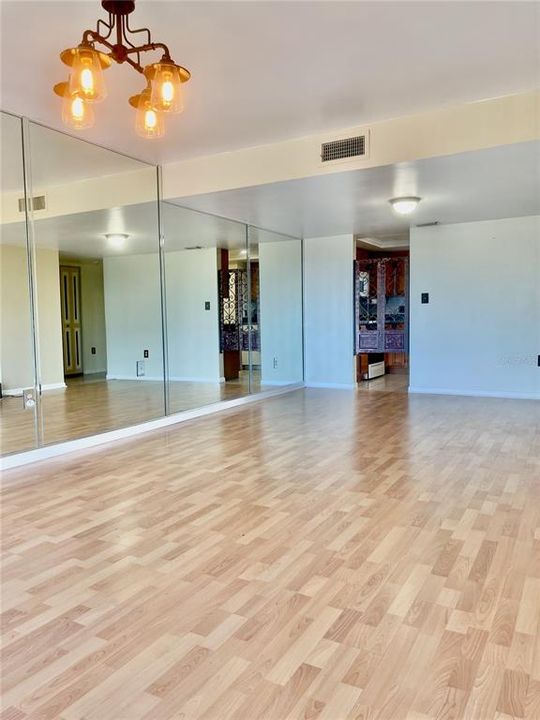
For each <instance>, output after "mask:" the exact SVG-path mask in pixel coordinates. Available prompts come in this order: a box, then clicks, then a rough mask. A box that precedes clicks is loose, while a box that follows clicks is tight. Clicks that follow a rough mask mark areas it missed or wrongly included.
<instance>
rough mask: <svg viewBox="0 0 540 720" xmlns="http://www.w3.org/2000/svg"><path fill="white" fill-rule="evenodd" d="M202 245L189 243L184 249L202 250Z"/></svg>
mask: <svg viewBox="0 0 540 720" xmlns="http://www.w3.org/2000/svg"><path fill="white" fill-rule="evenodd" d="M202 249H203V246H202V245H190V246H189V247H185V248H184V250H202Z"/></svg>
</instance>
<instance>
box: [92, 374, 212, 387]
mask: <svg viewBox="0 0 540 720" xmlns="http://www.w3.org/2000/svg"><path fill="white" fill-rule="evenodd" d="M106 380H137V381H142V382H144V381H147V382H148V381H149V382H163V377H161V376H157V375H140V376H139V377H137V376H136V375H107V377H106ZM169 381H170V382H191V383H207V384H210V385H219V384H220V383H222V382H225V378H220V377H217V378H216V377H213V378H202V377H187V376H186V377H184V376H179V375H171V376H170V377H169Z"/></svg>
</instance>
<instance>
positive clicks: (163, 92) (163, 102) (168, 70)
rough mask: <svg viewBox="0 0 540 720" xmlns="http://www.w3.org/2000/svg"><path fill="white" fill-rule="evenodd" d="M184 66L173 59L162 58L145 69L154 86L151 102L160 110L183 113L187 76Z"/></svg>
mask: <svg viewBox="0 0 540 720" xmlns="http://www.w3.org/2000/svg"><path fill="white" fill-rule="evenodd" d="M182 72H184V73H186V72H187V71H185V70H184V69H183V68H180V67H179V66H178V65H175V64H174V63H173V62H172V61H169V60H162V61H161V62H159V63H154V65H149V66H148V67H147V68H146V69H145V72H144V74H145V76H146V77H147V79H148V80H149V81H150V86H151V88H152V91H151V97H150V102H151V104H152V107H153V108H155V109H156V110H157V111H158V112H164V113H181V112H182V110H183V109H184V101H183V97H182V96H183V93H182V82H185V79H184V80H183V79H182V78H183V77H184V78H185V77H186V76H185V75H182Z"/></svg>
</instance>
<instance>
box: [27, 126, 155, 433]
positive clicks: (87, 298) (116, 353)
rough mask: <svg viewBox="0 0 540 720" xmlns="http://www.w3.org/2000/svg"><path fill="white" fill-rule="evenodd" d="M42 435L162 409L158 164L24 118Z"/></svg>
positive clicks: (102, 427) (111, 425)
mask: <svg viewBox="0 0 540 720" xmlns="http://www.w3.org/2000/svg"><path fill="white" fill-rule="evenodd" d="M29 145H30V158H31V169H32V175H31V180H32V194H33V195H34V196H36V197H38V198H39V197H41V198H43V200H42V204H43V205H44V207H43V208H42V209H38V207H39V206H38V207H35V208H34V210H33V213H32V218H33V238H34V245H35V258H36V288H37V292H36V298H37V333H38V339H39V377H40V382H41V387H42V395H41V404H40V421H41V434H42V442H43V443H44V444H49V443H55V442H60V441H63V440H69V439H73V438H76V437H82V436H86V435H93V434H96V433H100V432H105V431H107V430H112V429H115V428H120V427H125V426H128V425H134V424H137V423H139V422H143V421H146V420H151V419H154V418H157V417H160V416H162V415H163V414H164V412H165V409H164V376H163V340H162V325H161V284H160V264H159V232H158V212H157V209H158V204H157V200H158V198H157V174H156V168H155V167H153V166H150V165H147V164H145V163H142V162H139V161H136V160H133V159H131V158H127V157H125V156H123V155H118V154H117V153H114V152H111V151H110V150H106V149H104V148H101V147H97V146H95V145H92V144H90V143H87V142H84V141H82V140H79V139H78V138H74V137H71V136H69V135H64V134H63V133H60V132H57V131H54V130H50V129H49V128H45V127H42V126H40V125H37V124H33V123H30V125H29Z"/></svg>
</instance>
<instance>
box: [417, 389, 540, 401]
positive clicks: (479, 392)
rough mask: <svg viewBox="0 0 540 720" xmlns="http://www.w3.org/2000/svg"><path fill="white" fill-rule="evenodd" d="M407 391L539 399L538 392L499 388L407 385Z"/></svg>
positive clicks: (430, 393)
mask: <svg viewBox="0 0 540 720" xmlns="http://www.w3.org/2000/svg"><path fill="white" fill-rule="evenodd" d="M409 393H411V394H419V395H460V396H462V397H492V398H508V399H509V400H540V393H516V392H504V391H501V390H463V389H459V388H458V389H454V388H424V387H414V386H412V385H409Z"/></svg>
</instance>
